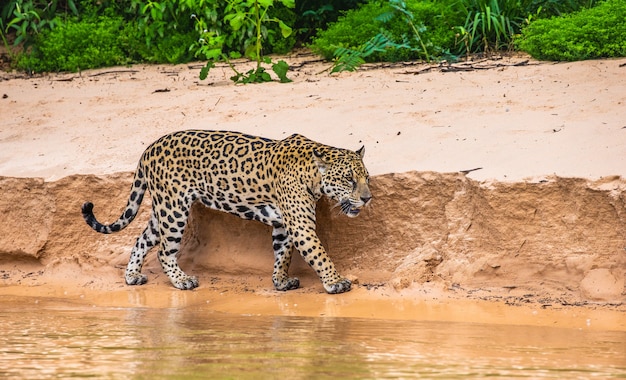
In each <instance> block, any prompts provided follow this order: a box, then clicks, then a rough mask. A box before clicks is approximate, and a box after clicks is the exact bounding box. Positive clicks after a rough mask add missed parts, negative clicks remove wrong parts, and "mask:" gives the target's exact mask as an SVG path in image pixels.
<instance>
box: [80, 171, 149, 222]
mask: <svg viewBox="0 0 626 380" xmlns="http://www.w3.org/2000/svg"><path fill="white" fill-rule="evenodd" d="M147 188H148V183H147V181H146V177H145V175H144V172H143V168H142V166H141V164H140V165H139V167H138V168H137V171H136V172H135V177H134V179H133V185H132V186H131V188H130V197H129V198H128V202H127V203H126V208H125V209H124V212H123V213H122V215H121V216H120V217H119V218H118V219H117V220H116V221H115V222H113V223H111V224H102V223H100V222H98V220H97V219H96V217H95V215H94V214H93V203H91V202H85V203H84V204H83V207H82V213H83V219H85V222H87V224H88V225H89V226H90V227H91V228H93V229H94V230H96V231H98V232H100V233H102V234H110V233H112V232H117V231H120V230H123V229H124V228H126V226H128V225H129V224H130V222H132V221H133V219H135V216H136V215H137V212H138V211H139V206H140V205H141V201H143V196H144V195H145V193H146V189H147Z"/></svg>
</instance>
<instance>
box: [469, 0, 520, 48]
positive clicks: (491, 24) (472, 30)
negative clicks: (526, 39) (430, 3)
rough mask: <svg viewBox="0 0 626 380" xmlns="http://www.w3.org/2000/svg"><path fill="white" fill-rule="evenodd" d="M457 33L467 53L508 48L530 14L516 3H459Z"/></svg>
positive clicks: (478, 0) (502, 0) (476, 0)
mask: <svg viewBox="0 0 626 380" xmlns="http://www.w3.org/2000/svg"><path fill="white" fill-rule="evenodd" d="M460 6H461V9H462V12H463V13H464V14H465V15H466V16H465V24H464V26H459V27H458V30H459V32H460V35H461V37H462V39H461V41H462V42H463V44H464V45H465V47H466V51H467V53H475V52H479V51H489V50H500V49H506V48H508V46H509V44H510V43H511V41H512V40H513V36H514V35H515V34H516V33H518V32H519V31H520V29H521V25H522V23H523V22H524V20H525V19H526V18H528V16H529V14H527V13H526V12H527V11H526V10H525V9H524V7H522V5H521V1H519V0H462V1H461V2H460Z"/></svg>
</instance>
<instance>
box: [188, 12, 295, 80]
mask: <svg viewBox="0 0 626 380" xmlns="http://www.w3.org/2000/svg"><path fill="white" fill-rule="evenodd" d="M279 1H280V3H281V4H282V5H283V6H285V7H287V8H293V7H294V5H295V4H294V1H293V0H279ZM273 6H274V1H273V0H249V1H241V0H229V1H227V6H226V8H225V9H224V13H223V15H222V16H221V17H222V21H223V22H224V23H228V25H229V26H230V28H231V30H232V31H233V33H234V34H239V35H243V36H247V37H246V38H245V39H243V40H242V42H243V47H244V52H243V54H244V55H245V56H246V57H248V58H250V59H252V60H254V61H256V67H255V68H254V69H252V70H250V71H248V72H245V73H241V72H239V71H238V70H237V69H236V68H235V67H234V66H233V65H232V64H231V63H230V59H231V58H237V57H239V54H238V53H237V52H233V51H228V46H227V42H228V37H227V36H224V35H222V34H220V33H219V32H218V31H215V30H212V29H209V28H208V24H207V22H206V21H205V20H204V19H202V18H200V17H197V16H196V15H194V16H192V18H194V19H195V20H196V26H195V27H196V30H197V31H198V32H199V33H200V35H201V38H200V39H199V41H198V43H197V44H195V45H193V46H192V47H191V48H190V49H192V50H194V51H195V54H196V56H198V57H202V58H205V59H207V60H208V62H207V64H206V66H205V67H204V68H203V69H202V70H201V72H200V79H206V77H207V75H208V73H209V71H210V70H211V68H213V67H214V66H215V64H214V62H215V61H219V60H223V61H226V62H227V63H228V64H229V66H230V68H231V69H232V70H233V72H234V73H235V74H234V75H233V76H232V77H231V79H232V80H233V81H234V82H235V83H261V82H269V81H271V80H272V79H271V77H270V75H269V74H268V73H267V72H266V69H265V67H263V66H262V64H263V63H265V64H272V61H271V59H270V58H268V57H265V56H264V55H263V46H264V42H265V41H266V38H267V36H268V24H271V25H277V26H278V29H279V31H280V34H281V35H282V37H283V38H288V37H289V36H290V35H291V33H292V29H291V27H289V26H288V25H287V24H286V23H285V22H284V21H283V20H281V19H278V18H276V17H271V16H270V13H269V11H270V9H271V8H272V7H273ZM241 31H244V32H245V33H243V34H241ZM286 68H288V65H287V64H286V63H285V62H284V61H280V62H278V63H274V64H272V70H273V71H274V72H275V73H276V75H278V76H279V78H280V81H281V82H289V81H290V80H289V79H288V78H287V77H286Z"/></svg>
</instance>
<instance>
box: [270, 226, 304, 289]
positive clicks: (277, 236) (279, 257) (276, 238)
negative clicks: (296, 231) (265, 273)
mask: <svg viewBox="0 0 626 380" xmlns="http://www.w3.org/2000/svg"><path fill="white" fill-rule="evenodd" d="M272 240H273V243H274V273H273V274H272V281H273V282H274V287H275V288H276V290H291V289H297V288H298V287H299V286H300V280H298V278H297V277H289V273H288V271H289V266H290V265H291V248H292V247H293V244H292V242H291V238H290V237H289V235H288V234H287V231H286V230H285V228H284V227H274V230H273V231H272Z"/></svg>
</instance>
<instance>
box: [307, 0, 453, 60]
mask: <svg viewBox="0 0 626 380" xmlns="http://www.w3.org/2000/svg"><path fill="white" fill-rule="evenodd" d="M406 10H407V11H409V12H410V13H411V14H412V15H413V21H412V22H413V24H415V25H417V26H419V27H420V29H421V32H420V38H421V40H422V42H424V43H425V44H426V45H427V47H428V48H429V49H430V50H431V51H430V53H431V55H432V53H435V55H436V54H439V53H441V52H442V51H443V50H444V48H445V47H449V46H454V41H455V32H454V30H453V26H455V25H457V23H458V22H460V19H459V17H458V15H455V13H454V12H452V11H451V9H450V7H449V6H448V5H447V4H446V2H442V1H429V0H425V1H424V0H418V1H416V0H410V1H407V2H406ZM392 11H393V8H392V7H391V6H390V5H389V4H388V3H387V2H381V1H372V2H370V3H367V4H364V5H363V6H361V7H360V8H359V9H355V10H351V11H348V12H346V14H345V15H344V16H342V17H340V18H339V19H338V20H337V22H335V23H334V24H332V25H330V27H329V28H328V29H327V30H324V31H319V33H318V36H317V37H316V38H314V39H313V42H312V44H311V45H310V46H311V49H312V50H313V51H315V52H316V53H318V54H321V55H322V56H324V58H326V59H332V58H333V57H334V53H335V51H336V49H337V48H338V47H344V48H349V49H358V48H359V46H361V45H362V44H364V43H365V42H367V41H369V40H371V39H372V38H374V37H375V36H377V35H378V34H379V33H380V32H381V30H384V31H385V34H386V35H387V37H388V38H390V39H392V40H394V41H396V42H398V43H400V42H403V41H406V40H407V38H410V36H412V35H413V31H412V30H411V27H410V25H409V24H408V23H407V21H406V20H405V19H404V18H403V17H400V15H396V16H395V17H393V18H391V19H384V18H383V19H381V18H380V16H381V15H385V14H390V12H392ZM422 54H423V52H422ZM416 58H420V53H419V51H417V50H412V49H403V48H390V49H386V50H385V51H384V52H378V53H374V54H372V55H369V56H368V57H367V58H366V60H367V61H369V62H374V61H391V62H394V61H400V60H409V59H416ZM421 58H423V55H422V57H421Z"/></svg>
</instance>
